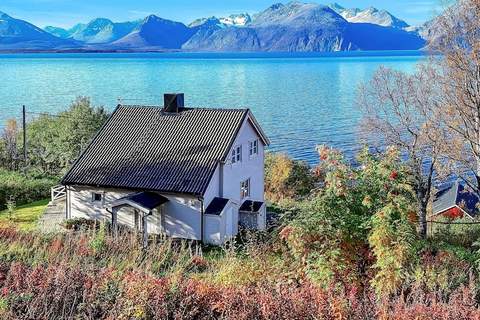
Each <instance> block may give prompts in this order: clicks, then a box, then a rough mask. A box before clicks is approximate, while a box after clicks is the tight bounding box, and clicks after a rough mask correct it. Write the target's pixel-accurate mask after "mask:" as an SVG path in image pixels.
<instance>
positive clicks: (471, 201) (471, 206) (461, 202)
mask: <svg viewBox="0 0 480 320" xmlns="http://www.w3.org/2000/svg"><path fill="white" fill-rule="evenodd" d="M478 202H479V199H478V196H477V195H476V194H475V193H474V192H472V191H470V190H467V188H465V187H464V186H463V185H462V184H460V183H458V182H456V183H454V184H452V185H451V186H450V187H448V188H445V189H442V190H440V191H439V192H437V193H436V194H435V197H434V199H433V206H432V211H433V214H434V215H437V214H441V213H443V212H444V211H446V210H448V209H450V208H453V207H459V208H461V209H462V210H463V211H465V212H466V213H468V214H469V215H470V216H472V217H473V216H475V215H477V214H478V212H479V210H478Z"/></svg>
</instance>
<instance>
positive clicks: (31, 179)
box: [0, 97, 108, 210]
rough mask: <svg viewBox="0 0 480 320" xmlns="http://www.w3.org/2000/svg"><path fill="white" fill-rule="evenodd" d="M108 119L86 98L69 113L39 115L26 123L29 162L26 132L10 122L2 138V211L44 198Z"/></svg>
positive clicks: (74, 104)
mask: <svg viewBox="0 0 480 320" xmlns="http://www.w3.org/2000/svg"><path fill="white" fill-rule="evenodd" d="M107 117H108V114H107V112H106V111H105V110H104V109H103V108H101V107H100V108H99V107H93V106H92V105H91V103H90V100H89V99H88V98H86V97H79V98H77V99H76V100H75V101H74V102H73V103H72V104H71V106H70V107H69V109H68V110H67V111H64V112H61V113H60V114H58V115H40V116H38V117H37V118H34V119H32V120H31V121H29V122H28V123H27V144H26V146H27V159H24V142H23V133H22V131H21V130H20V128H19V127H18V124H17V122H16V120H13V119H12V120H8V121H7V123H6V125H5V127H4V128H3V134H2V135H1V137H0V210H2V209H5V208H6V203H7V201H13V202H15V203H16V205H22V204H26V203H29V202H32V201H37V200H41V199H45V198H47V197H48V196H49V194H50V187H52V186H54V185H55V184H57V183H58V180H59V179H60V177H61V175H62V174H63V173H64V172H65V170H67V168H68V167H69V166H70V164H71V163H72V162H73V161H74V160H75V159H76V157H77V156H78V155H79V154H80V152H81V151H82V150H83V149H84V148H85V147H86V145H87V144H88V143H89V141H90V140H91V139H92V137H93V135H94V134H95V133H96V132H97V131H98V129H99V128H100V127H101V126H102V124H103V123H104V122H105V121H106V119H107Z"/></svg>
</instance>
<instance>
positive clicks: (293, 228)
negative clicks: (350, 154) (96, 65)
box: [0, 0, 480, 319]
mask: <svg viewBox="0 0 480 320" xmlns="http://www.w3.org/2000/svg"><path fill="white" fill-rule="evenodd" d="M479 17H480V4H479V3H478V1H474V0H465V1H460V2H458V3H457V4H456V5H455V6H453V7H451V8H450V9H448V10H447V11H446V13H445V15H444V16H442V17H440V18H438V19H437V21H436V22H435V23H436V24H437V28H438V29H439V30H443V32H442V34H443V36H441V37H439V38H436V39H435V41H434V42H432V43H431V44H430V46H431V48H432V49H435V50H437V51H438V52H440V53H442V55H441V56H433V57H431V59H429V61H428V62H426V63H425V64H423V65H421V66H419V69H418V70H417V72H415V73H412V74H404V73H400V72H397V71H394V70H390V69H386V68H382V69H380V70H379V71H378V72H377V73H376V74H375V75H374V77H373V78H372V80H371V82H370V83H367V84H365V85H364V86H363V87H362V88H361V89H360V94H359V107H360V108H361V109H362V110H363V113H364V118H363V124H362V129H363V130H364V131H365V132H364V133H366V135H365V137H366V138H367V139H368V140H367V142H368V145H367V146H366V147H365V148H364V149H363V150H362V151H361V152H360V153H359V154H358V155H357V157H356V159H355V160H354V161H349V160H347V159H345V157H344V156H343V155H342V153H341V152H339V151H337V150H334V149H331V148H329V147H328V146H318V147H317V150H318V154H319V161H318V162H319V164H318V166H316V167H314V168H311V167H309V166H308V164H306V163H304V162H301V161H298V160H294V159H290V158H289V157H288V156H287V155H276V154H269V155H268V156H267V158H266V163H265V164H266V168H265V172H266V179H265V181H266V196H267V198H268V200H269V202H270V204H271V207H270V209H269V211H271V212H272V215H273V216H274V217H277V218H278V219H276V220H273V223H271V225H270V227H269V229H268V230H267V231H265V232H262V233H247V232H242V233H241V234H240V235H239V236H238V237H237V238H236V239H233V240H232V241H231V242H230V243H229V244H228V245H226V246H225V247H222V248H211V247H205V246H201V245H200V244H196V243H192V242H176V241H173V240H171V239H164V238H161V237H158V238H151V239H150V245H149V247H148V248H147V249H146V250H142V248H141V246H140V245H139V241H138V240H139V239H138V237H139V235H137V234H135V233H129V232H127V231H125V232H124V233H122V234H121V235H120V238H114V237H112V236H111V234H110V231H109V226H108V225H106V224H101V223H89V224H87V223H82V221H70V222H69V224H68V231H66V232H65V233H60V234H48V235H47V234H41V233H39V232H38V231H35V230H34V228H31V225H30V224H26V225H22V226H24V228H23V229H25V230H27V231H22V230H19V229H21V228H19V227H18V226H19V222H21V221H20V220H21V219H20V214H21V215H23V217H29V218H28V219H33V220H34V219H35V217H36V214H35V213H34V211H33V209H32V208H30V207H29V206H27V207H21V206H19V205H18V204H17V203H16V200H17V199H22V197H24V198H25V200H21V201H18V202H23V201H31V200H34V199H35V198H38V197H41V196H42V195H40V194H38V195H37V194H36V193H35V191H34V190H31V191H24V190H29V189H28V187H27V186H28V185H29V183H30V182H28V181H29V179H30V180H32V181H36V182H35V183H37V181H38V180H39V178H41V179H47V181H49V180H48V179H49V177H51V176H54V177H55V176H58V175H60V174H61V173H62V172H63V171H64V170H65V169H66V168H67V167H68V165H69V164H70V163H71V161H72V160H73V159H74V158H75V157H76V156H77V155H78V153H79V152H80V150H82V149H83V148H84V147H85V145H86V144H87V143H88V140H89V139H91V137H92V135H93V133H94V132H95V131H96V130H97V129H98V128H99V126H100V125H101V123H103V121H104V120H105V118H106V114H105V112H104V111H103V110H102V109H98V108H92V107H91V106H90V103H89V102H88V99H80V100H78V101H77V102H75V103H74V104H73V105H72V107H71V109H70V110H69V111H67V112H65V113H64V114H63V116H62V117H55V118H53V117H41V118H39V119H36V120H34V121H33V123H31V125H30V128H31V131H30V133H29V134H31V135H32V140H34V141H35V142H32V144H31V147H29V148H30V149H29V150H34V151H29V152H31V153H29V157H28V159H29V163H28V164H29V167H28V168H27V169H26V168H25V167H24V164H22V163H21V157H20V156H19V155H20V154H21V151H22V147H23V146H22V143H19V142H18V141H20V142H21V138H20V137H21V134H20V132H18V129H16V125H15V123H14V122H9V123H8V124H7V126H6V127H5V129H4V137H3V140H2V144H1V145H2V147H0V154H1V156H0V159H1V160H0V161H1V163H2V167H3V170H4V172H2V173H1V175H0V179H1V181H2V182H1V183H3V184H4V185H8V183H12V182H11V181H15V183H14V184H18V186H17V185H16V186H15V187H11V188H10V189H9V190H11V191H9V192H4V191H3V190H7V189H3V188H2V189H1V191H2V192H3V193H1V195H2V196H3V197H4V199H5V200H4V201H5V205H4V207H5V210H4V211H3V212H2V213H1V214H2V215H3V217H2V224H1V227H0V316H1V317H2V318H3V319H431V318H433V319H480V308H479V304H480V281H479V276H480V224H478V222H479V221H478V218H477V219H470V218H463V219H457V217H454V216H446V217H441V218H439V219H438V220H437V223H435V224H432V223H430V224H429V223H428V220H429V218H430V217H429V213H430V212H431V209H430V208H431V204H432V195H433V194H434V192H435V183H436V182H440V181H442V180H443V179H445V178H447V177H451V176H455V177H458V178H460V179H462V180H463V181H464V182H465V183H466V184H467V185H469V186H470V187H471V188H472V189H473V190H474V191H475V192H477V193H478V190H479V189H480V188H479V187H478V186H479V181H480V179H479V178H478V177H479V173H478V172H479V169H478V167H479V163H480V161H479V150H480V144H479V137H480V129H479V128H480V126H479V124H480V112H479V110H480V46H479V42H478V41H477V39H479V36H480V19H479ZM459 26H460V27H459ZM35 121H36V122H35ZM64 126H68V128H69V130H64V129H63V127H64ZM74 129H75V130H74ZM77 129H78V130H77ZM72 130H73V131H75V134H76V136H75V137H71V136H66V135H65V132H71V131H72ZM27 145H28V144H27ZM369 146H370V147H369ZM372 146H373V147H375V148H372ZM373 150H375V151H373ZM378 150H380V151H378ZM10 176H14V177H22V179H26V180H25V182H22V180H20V179H17V178H9V177H10ZM41 179H40V180H41ZM27 180H28V181H27ZM9 181H10V182H9ZM32 183H33V182H32ZM39 183H40V182H39ZM45 183H47V182H45ZM32 189H35V188H33V187H32ZM12 195H13V197H12ZM27 197H30V198H27ZM37 204H38V206H41V205H42V203H37ZM38 206H35V208H38ZM25 219H27V218H25ZM442 223H443V224H442Z"/></svg>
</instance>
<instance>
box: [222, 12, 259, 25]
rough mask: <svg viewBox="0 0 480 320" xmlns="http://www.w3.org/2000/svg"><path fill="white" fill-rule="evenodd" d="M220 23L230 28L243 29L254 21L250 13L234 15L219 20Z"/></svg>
mask: <svg viewBox="0 0 480 320" xmlns="http://www.w3.org/2000/svg"><path fill="white" fill-rule="evenodd" d="M219 20H220V22H221V23H222V24H224V25H226V26H230V27H243V26H245V25H247V24H248V23H250V22H251V21H252V17H250V15H249V14H248V13H240V14H232V15H230V16H228V17H224V18H219Z"/></svg>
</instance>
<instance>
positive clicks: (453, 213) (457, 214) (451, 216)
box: [442, 207, 464, 219]
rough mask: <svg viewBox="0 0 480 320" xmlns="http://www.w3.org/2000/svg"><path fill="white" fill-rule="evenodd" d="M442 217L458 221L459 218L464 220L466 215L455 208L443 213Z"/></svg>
mask: <svg viewBox="0 0 480 320" xmlns="http://www.w3.org/2000/svg"><path fill="white" fill-rule="evenodd" d="M442 216H444V217H446V218H449V219H458V218H463V216H464V213H463V211H462V210H461V209H460V208H458V207H453V208H450V209H448V210H447V211H445V212H443V213H442Z"/></svg>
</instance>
